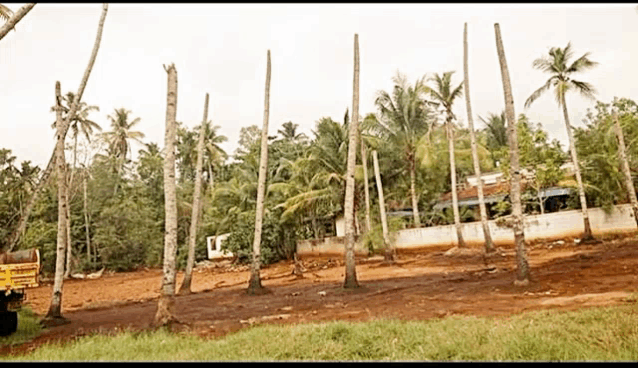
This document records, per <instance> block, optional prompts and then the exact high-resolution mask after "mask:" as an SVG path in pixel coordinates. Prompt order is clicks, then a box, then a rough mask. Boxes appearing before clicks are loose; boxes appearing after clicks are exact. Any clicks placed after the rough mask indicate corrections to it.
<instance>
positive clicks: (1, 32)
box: [0, 3, 35, 40]
mask: <svg viewBox="0 0 638 368" xmlns="http://www.w3.org/2000/svg"><path fill="white" fill-rule="evenodd" d="M34 6H35V3H29V4H25V5H24V6H23V7H22V8H20V9H18V11H17V12H15V14H14V15H13V17H11V18H10V19H9V20H8V21H7V22H6V23H5V24H3V25H2V27H0V40H1V39H3V38H4V36H6V35H7V33H9V32H10V31H11V30H12V29H13V28H15V26H16V24H18V22H19V21H20V20H21V19H22V18H24V16H25V15H27V13H28V12H30V11H31V9H33V7H34Z"/></svg>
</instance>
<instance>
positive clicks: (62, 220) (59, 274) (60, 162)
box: [45, 82, 67, 320]
mask: <svg viewBox="0 0 638 368" xmlns="http://www.w3.org/2000/svg"><path fill="white" fill-rule="evenodd" d="M61 98H62V96H61V94H60V82H56V83H55V118H56V119H55V122H56V124H55V126H56V127H57V128H58V131H57V141H56V143H55V156H56V175H57V179H58V234H57V241H56V261H55V279H54V281H53V295H52V297H51V304H50V306H49V310H48V312H47V314H46V317H45V319H48V320H54V319H63V317H62V285H63V277H64V249H65V246H66V206H67V203H66V199H67V198H66V195H67V189H66V164H65V163H66V162H65V160H64V135H63V134H62V126H63V122H62V107H61V105H60V100H61Z"/></svg>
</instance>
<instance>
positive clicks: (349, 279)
mask: <svg viewBox="0 0 638 368" xmlns="http://www.w3.org/2000/svg"><path fill="white" fill-rule="evenodd" d="M352 89H353V91H352V119H350V127H349V132H348V159H347V164H346V193H345V203H344V205H343V210H344V222H345V227H346V229H345V230H346V234H345V237H346V249H345V250H346V254H345V263H346V278H345V282H344V285H343V287H345V288H348V289H350V288H357V287H359V283H358V282H357V271H356V266H355V259H354V245H355V228H354V184H355V182H354V169H355V164H356V159H357V136H358V135H359V129H358V125H359V35H358V34H356V33H355V35H354V81H353V88H352Z"/></svg>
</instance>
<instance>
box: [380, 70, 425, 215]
mask: <svg viewBox="0 0 638 368" xmlns="http://www.w3.org/2000/svg"><path fill="white" fill-rule="evenodd" d="M392 80H393V82H394V89H393V90H392V94H389V93H388V92H385V91H379V92H378V93H377V98H376V100H375V106H376V107H377V110H378V114H377V124H373V125H372V128H371V129H373V130H374V131H375V132H376V133H377V134H378V135H379V136H380V137H383V138H385V139H386V140H388V141H390V142H391V143H392V144H393V145H395V146H396V147H397V148H398V149H400V150H401V152H403V154H404V157H405V163H406V164H407V169H408V172H409V175H410V197H411V199H412V216H413V220H414V226H416V227H420V226H421V218H420V216H419V208H418V202H419V200H418V196H417V193H416V157H415V154H416V149H417V145H418V141H419V139H420V138H421V137H422V136H423V135H424V134H425V133H426V132H427V131H428V130H429V125H428V121H429V120H431V116H430V115H431V112H430V109H429V108H428V106H427V105H426V103H425V101H424V97H425V93H426V86H425V77H423V78H421V79H419V80H417V81H416V82H415V83H414V86H411V85H409V84H408V82H407V79H406V78H405V76H403V75H401V74H400V73H397V74H396V76H395V77H394V78H392Z"/></svg>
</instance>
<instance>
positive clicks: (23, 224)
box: [8, 4, 108, 252]
mask: <svg viewBox="0 0 638 368" xmlns="http://www.w3.org/2000/svg"><path fill="white" fill-rule="evenodd" d="M107 11H108V4H103V5H102V16H101V17H100V22H99V24H98V28H97V36H96V37H95V43H94V44H93V51H92V52H91V57H90V59H89V64H88V66H87V67H86V70H85V71H84V75H83V76H82V81H81V82H80V87H79V88H78V93H76V94H75V99H74V100H73V103H72V104H71V108H70V109H69V113H68V115H67V117H66V119H64V122H63V124H62V125H63V126H62V127H61V128H62V136H63V138H65V137H66V133H67V131H68V130H69V125H70V122H71V117H72V116H74V115H75V113H76V112H77V111H78V108H79V106H80V100H81V99H82V95H83V94H84V89H85V88H86V84H87V82H88V80H89V76H90V75H91V70H93V64H95V59H96V57H97V52H98V50H99V49H100V42H101V40H102V30H103V29H104V20H105V19H106V13H107ZM55 157H56V154H55V149H54V150H53V154H52V155H51V158H50V159H49V163H48V164H47V167H46V169H45V170H44V172H43V173H42V176H41V177H40V180H39V181H38V185H37V186H36V187H35V189H34V191H33V194H32V195H31V198H30V199H29V202H27V206H26V208H25V210H24V213H23V214H22V215H21V216H20V221H19V222H18V226H17V227H16V230H15V231H14V233H13V234H12V235H11V238H10V239H11V240H10V246H9V250H8V251H9V252H10V251H11V250H13V248H14V247H15V246H16V244H18V242H19V241H20V237H21V236H22V234H23V233H24V230H26V228H27V221H28V220H29V215H30V214H31V211H32V210H33V206H34V205H35V201H36V200H37V198H38V195H39V194H40V191H41V190H42V188H43V187H44V186H45V185H46V183H47V182H48V181H49V177H50V176H51V172H52V171H53V168H54V167H55Z"/></svg>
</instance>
